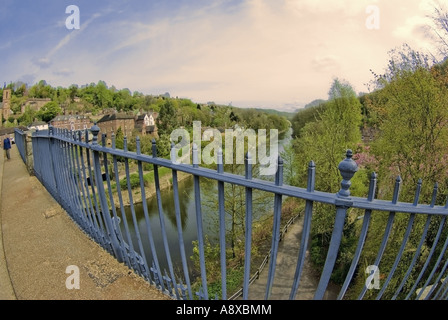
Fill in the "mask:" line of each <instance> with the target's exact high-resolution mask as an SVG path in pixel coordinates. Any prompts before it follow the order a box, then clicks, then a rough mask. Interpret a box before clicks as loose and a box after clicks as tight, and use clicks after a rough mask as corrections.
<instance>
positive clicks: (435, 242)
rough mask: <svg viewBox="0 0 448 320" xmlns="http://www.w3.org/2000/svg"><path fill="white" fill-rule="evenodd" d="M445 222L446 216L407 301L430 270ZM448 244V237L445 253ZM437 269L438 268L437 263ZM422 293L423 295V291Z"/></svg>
mask: <svg viewBox="0 0 448 320" xmlns="http://www.w3.org/2000/svg"><path fill="white" fill-rule="evenodd" d="M445 221H446V216H443V218H442V220H441V222H440V225H439V229H438V230H437V234H436V237H435V239H434V242H433V244H432V247H431V250H430V251H429V254H428V257H427V258H426V261H425V264H424V265H423V267H422V269H421V270H420V273H419V275H418V277H417V279H416V280H415V282H414V285H413V286H412V288H411V289H410V291H409V293H408V294H407V296H406V298H405V299H406V300H408V299H409V298H410V297H411V296H412V295H413V294H414V292H415V290H416V288H417V286H418V284H419V283H420V280H421V278H422V277H423V275H424V274H426V269H427V268H428V266H429V263H430V262H431V259H432V256H433V254H434V252H435V249H436V247H437V244H438V243H439V239H440V236H441V234H442V230H443V229H444V226H445ZM447 244H448V237H447V239H446V240H445V244H444V249H443V251H444V250H446V245H447ZM436 267H437V263H436ZM431 277H432V276H431V275H430V276H429V277H428V280H427V281H426V283H425V284H424V285H423V288H425V287H426V286H427V285H428V283H429V280H430V278H431ZM421 293H423V290H422V291H421ZM420 296H421V294H420V295H418V296H417V299H418V298H420Z"/></svg>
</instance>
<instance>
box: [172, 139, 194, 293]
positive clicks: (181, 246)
mask: <svg viewBox="0 0 448 320" xmlns="http://www.w3.org/2000/svg"><path fill="white" fill-rule="evenodd" d="M175 160H176V149H175V148H174V143H171V161H173V162H174V161H175ZM172 176H173V197H174V199H173V200H174V211H175V214H176V225H177V236H178V240H179V250H180V256H181V260H182V268H183V270H184V277H185V282H186V283H187V288H188V295H189V298H190V300H193V295H192V292H191V284H190V274H189V272H188V265H187V257H186V255H185V244H184V236H183V232H182V220H181V216H180V205H179V187H178V181H177V170H174V169H173V170H172ZM176 290H177V289H176Z"/></svg>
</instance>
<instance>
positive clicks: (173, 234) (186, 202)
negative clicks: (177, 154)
mask: <svg viewBox="0 0 448 320" xmlns="http://www.w3.org/2000/svg"><path fill="white" fill-rule="evenodd" d="M291 133H292V130H290V131H289V132H287V133H286V134H285V135H284V136H283V137H281V140H279V153H280V152H282V151H283V148H284V146H286V145H287V144H288V143H289V142H290V140H291ZM267 178H268V179H270V180H272V178H273V177H267ZM216 185H217V184H216V181H214V183H210V182H209V183H207V182H206V181H203V179H201V201H202V202H201V203H202V205H201V210H202V216H203V224H204V231H205V233H206V234H207V235H209V236H210V238H211V239H212V241H213V239H216V233H217V228H216V226H215V225H216V224H215V223H216V219H217V218H216V216H217V214H216V212H217V211H216V209H215V207H214V205H207V202H210V203H212V202H215V203H216V199H217V191H216V190H217V188H216ZM173 198H174V193H173V190H172V189H171V188H169V189H164V190H162V191H161V202H162V211H163V215H162V216H163V219H164V220H163V223H164V225H165V229H166V234H167V240H168V246H169V252H170V256H171V260H172V263H173V265H174V270H175V272H176V274H177V275H183V271H182V262H181V253H180V246H179V240H178V239H179V237H178V231H177V222H176V216H175V208H174V201H173ZM272 198H273V197H272ZM272 203H273V201H272ZM179 205H180V216H181V225H182V235H183V241H184V244H185V254H186V257H187V263H188V264H189V269H191V267H192V262H191V259H190V257H191V256H192V255H193V241H195V240H197V223H196V207H195V201H194V182H193V178H192V177H189V178H187V179H184V180H183V181H180V182H179ZM271 205H272V204H270V205H268V207H267V208H265V209H267V210H268V211H270V210H269V206H271ZM147 208H148V215H149V222H150V228H151V232H152V235H153V239H154V243H155V248H156V250H157V258H158V261H159V264H160V268H161V270H162V272H163V273H164V274H165V272H164V270H166V271H169V269H168V261H167V258H166V255H165V249H164V243H163V239H162V233H161V227H160V226H161V222H160V215H159V210H158V205H157V199H156V197H152V198H150V199H147ZM254 209H255V208H254ZM265 211H266V210H265ZM125 212H126V217H127V224H128V226H129V228H128V230H129V233H130V236H131V237H132V239H133V240H132V242H133V246H134V248H135V249H136V250H137V251H138V242H137V233H136V231H135V228H134V227H133V219H132V210H131V207H126V208H125ZM134 212H135V216H136V220H137V223H138V231H139V233H140V236H141V239H142V243H143V247H144V248H145V255H146V258H147V261H148V263H149V264H150V266H151V262H152V260H153V257H152V254H151V252H150V242H149V237H148V232H147V225H146V220H145V216H144V209H143V203H138V204H135V205H134ZM254 213H255V210H254ZM120 226H121V227H122V232H123V234H124V237H125V239H126V235H125V232H126V230H125V224H124V223H123V222H122V223H121V224H120Z"/></svg>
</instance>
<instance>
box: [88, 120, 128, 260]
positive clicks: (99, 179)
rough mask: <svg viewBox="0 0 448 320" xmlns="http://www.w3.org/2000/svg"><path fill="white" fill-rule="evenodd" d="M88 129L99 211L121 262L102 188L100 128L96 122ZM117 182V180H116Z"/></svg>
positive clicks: (119, 249) (118, 245) (120, 254)
mask: <svg viewBox="0 0 448 320" xmlns="http://www.w3.org/2000/svg"><path fill="white" fill-rule="evenodd" d="M90 131H91V132H92V134H93V140H92V151H93V162H94V164H93V168H94V172H95V182H96V187H97V190H98V195H99V198H100V204H101V211H102V213H103V217H104V220H105V223H106V225H107V229H108V232H109V237H110V240H111V245H112V249H113V250H114V254H115V256H116V257H117V260H118V261H119V262H123V261H124V259H123V255H122V252H121V247H120V244H119V243H118V239H117V235H116V233H115V231H114V230H115V226H114V224H113V223H112V219H111V217H110V213H109V205H108V204H107V199H106V192H105V190H104V184H103V177H102V174H101V164H100V152H99V151H98V149H97V148H98V147H99V145H98V133H99V132H100V128H99V127H98V126H97V125H96V123H95V124H94V125H93V127H92V128H91V129H90ZM117 183H118V182H117Z"/></svg>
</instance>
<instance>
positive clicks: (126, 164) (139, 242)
mask: <svg viewBox="0 0 448 320" xmlns="http://www.w3.org/2000/svg"><path fill="white" fill-rule="evenodd" d="M138 143H140V141H138ZM123 145H124V152H128V140H127V137H124V140H123ZM124 168H125V172H126V185H127V189H128V196H129V207H130V209H131V218H132V223H133V225H134V232H135V236H136V237H137V245H138V248H139V253H140V255H141V256H144V254H145V252H144V249H143V244H142V238H141V235H140V229H139V226H138V221H137V216H136V214H135V208H134V199H133V196H132V186H131V174H130V172H129V159H128V157H127V156H125V157H124ZM139 179H140V181H141V180H142V179H143V176H139ZM142 200H143V201H144V199H143V198H142ZM135 262H136V264H135V270H136V271H137V272H138V273H140V274H141V270H140V265H139V264H138V259H137V260H136V261H135ZM145 268H146V262H145Z"/></svg>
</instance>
